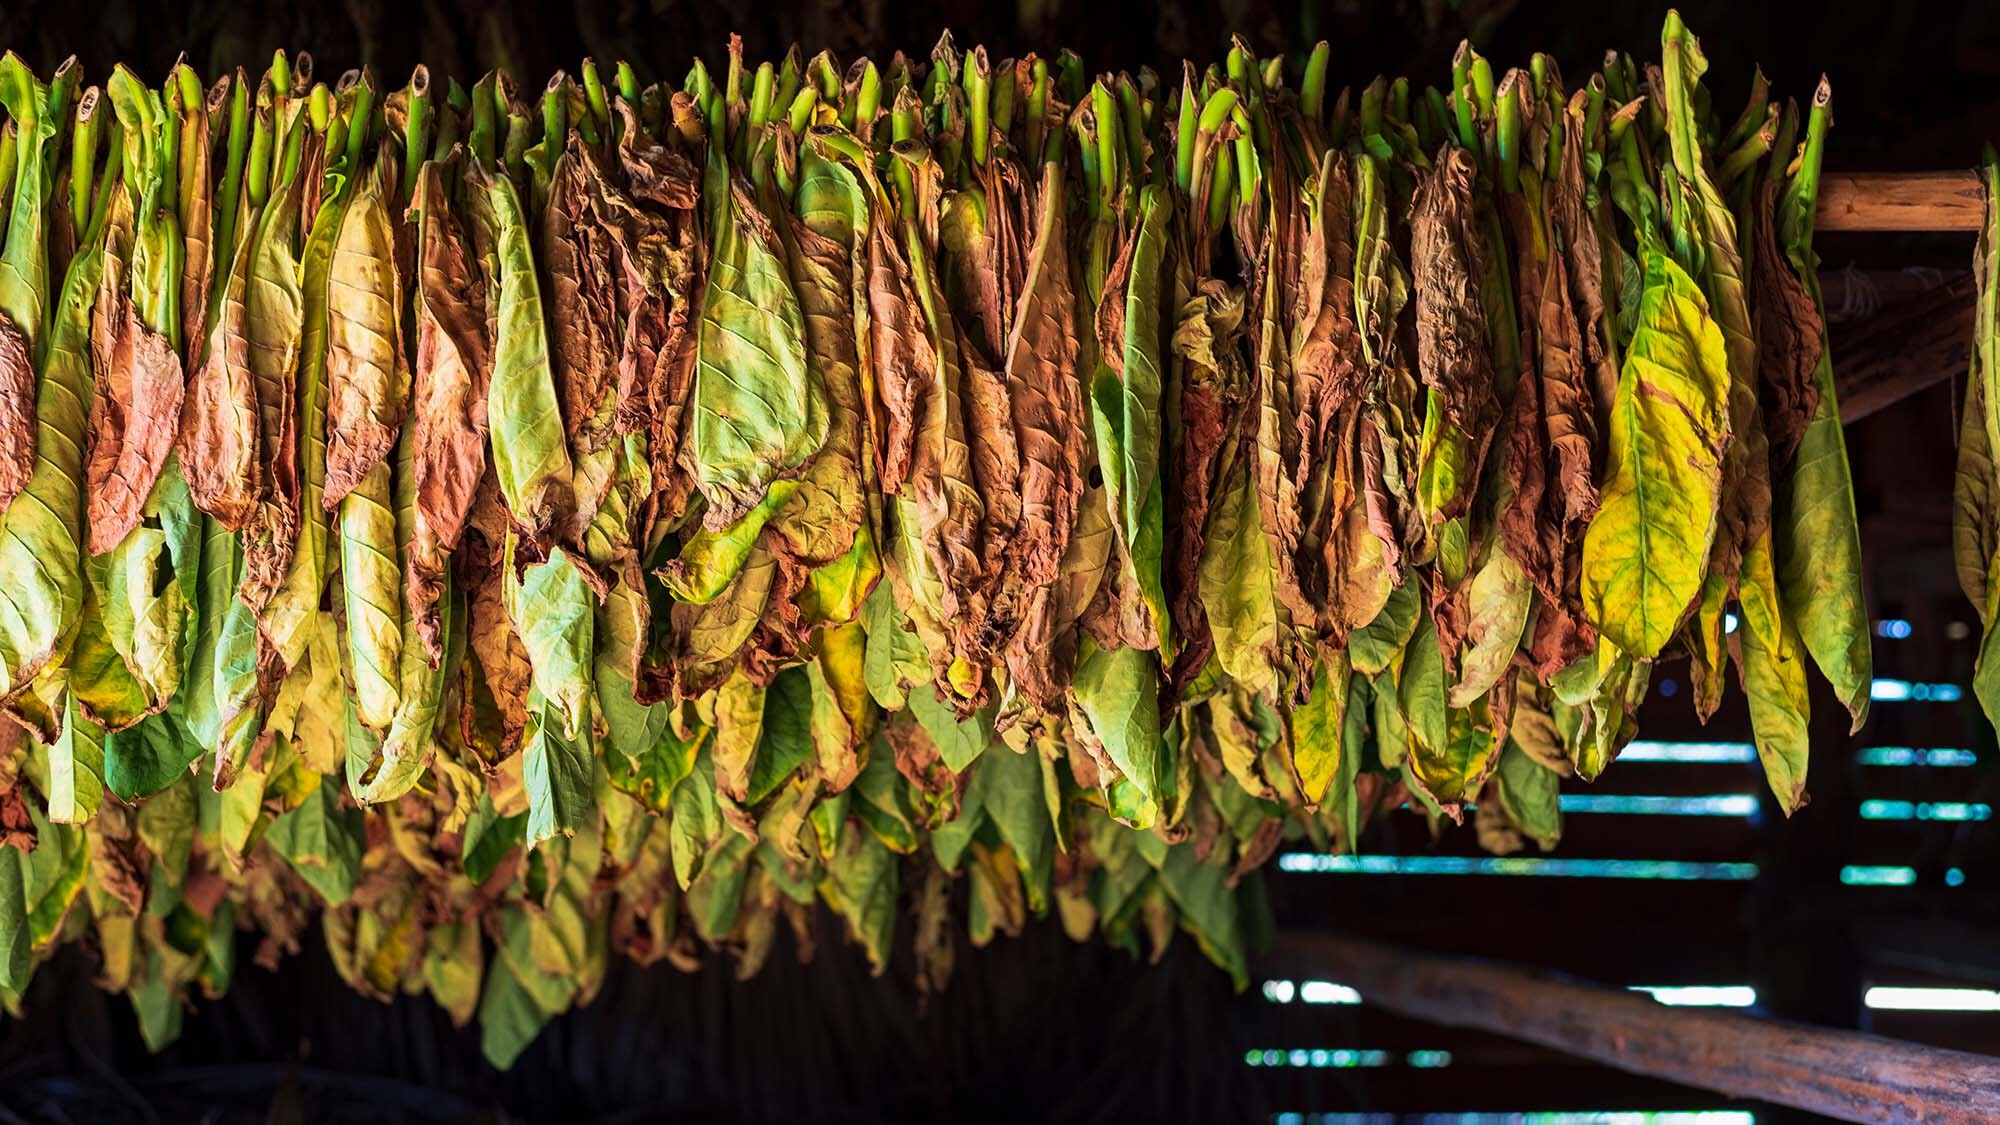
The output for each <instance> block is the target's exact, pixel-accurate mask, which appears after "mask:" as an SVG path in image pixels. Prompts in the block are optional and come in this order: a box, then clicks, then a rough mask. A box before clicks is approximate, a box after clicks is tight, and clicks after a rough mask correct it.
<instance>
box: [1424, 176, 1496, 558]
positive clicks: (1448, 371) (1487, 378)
mask: <svg viewBox="0 0 2000 1125" xmlns="http://www.w3.org/2000/svg"><path fill="white" fill-rule="evenodd" d="M1473 169H1474V162H1473V158H1472V154H1471V152H1470V151H1468V150H1466V149H1464V148H1462V147H1459V146H1457V145H1452V146H1449V147H1447V148H1445V149H1443V150H1442V151H1440V152H1439V154H1438V158H1437V162H1436V170H1435V171H1433V172H1432V173H1431V174H1430V175H1428V176H1425V177H1424V178H1423V180H1422V181H1421V182H1420V183H1419V184H1418V185H1417V193H1416V199H1415V202H1413V203H1412V204H1411V208H1410V287H1411V288H1412V289H1413V290H1414V291H1415V297H1416V335H1417V371H1418V373H1419V374H1421V375H1422V376H1423V381H1424V383H1425V385H1426V386H1429V387H1430V388H1431V390H1432V394H1433V399H1432V401H1433V402H1435V403H1436V404H1437V409H1438V410H1439V412H1440V413H1441V415H1442V417H1441V420H1440V421H1438V422H1435V423H1434V422H1433V421H1432V420H1431V419H1429V418H1426V419H1425V436H1426V444H1427V446H1429V447H1430V448H1431V449H1432V450H1434V452H1433V453H1432V454H1431V456H1430V458H1429V459H1428V460H1429V461H1430V462H1431V464H1433V465H1452V466H1456V468H1452V469H1449V470H1439V471H1443V472H1448V473H1449V475H1450V476H1451V477H1452V478H1454V479H1453V480H1451V482H1450V483H1447V484H1444V485H1441V486H1439V487H1440V489H1441V491H1442V495H1439V496H1436V497H1435V498H1434V499H1433V500H1432V501H1431V504H1430V507H1431V508H1432V513H1433V514H1432V518H1433V519H1436V520H1448V519H1452V518H1455V517H1457V516H1460V515H1463V514H1464V513H1465V511H1466V509H1467V508H1468V507H1469V506H1470V505H1471V503H1472V496H1473V493H1474V491H1475V490H1476V484H1477V473H1478V466H1479V463H1480V462H1481V461H1482V460H1483V459H1484V456H1485V449H1486V443H1487V442H1488V441H1489V440H1491V437H1492V434H1493V430H1494V425H1495V423H1496V422H1497V421H1498V420H1499V415H1500V404H1499V399H1498V397H1497V396H1496V394H1495V392H1494V369H1493V354H1492V350H1491V348H1490V346H1489V344H1488V339H1487V338H1488V329H1487V323H1486V309H1485V304H1484V301H1483V298H1482V296H1481V293H1480V288H1479V287H1480V282H1481V279H1482V277H1483V276H1484V274H1485V273H1486V265H1485V261H1484V257H1485V253H1486V251H1485V245H1484V242H1483V241H1482V238H1481V234H1480V231H1479V228H1478V223H1477V220H1476V218H1475V216H1474V213H1473V194H1472V182H1473V174H1474V172H1473ZM1445 427H1448V429H1446V428H1445ZM1433 431H1437V433H1436V436H1435V437H1433Z"/></svg>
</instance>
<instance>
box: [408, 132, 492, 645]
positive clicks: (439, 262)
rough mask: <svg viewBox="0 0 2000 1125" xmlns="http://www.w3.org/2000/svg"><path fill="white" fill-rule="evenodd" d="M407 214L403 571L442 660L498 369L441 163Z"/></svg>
mask: <svg viewBox="0 0 2000 1125" xmlns="http://www.w3.org/2000/svg"><path fill="white" fill-rule="evenodd" d="M410 213H411V214H412V215H413V216H416V217H417V218H416V223H417V226H418V242H419V245H418V249H417V279H416V293H415V299H414V301H413V302H412V304H413V307H414V311H415V313H416V317H417V345H416V355H415V363H414V365H413V368H414V369H413V372H412V380H413V381H412V403H411V407H412V411H411V412H412V415H413V417H414V418H415V425H416V430H415V433H414V434H413V436H412V445H413V449H412V466H413V470H414V473H415V476H416V482H415V483H416V532H415V535H414V536H413V537H412V539H411V542H410V546H409V555H408V559H407V563H406V571H407V586H408V597H409V599H410V607H411V610H412V611H413V615H414V617H415V619H416V624H417V634H418V636H419V637H420V638H421V640H422V642H423V645H424V650H425V651H426V652H427V653H429V654H430V658H431V660H432V662H436V661H437V660H438V659H440V658H441V657H442V655H443V649H442V645H441V638H440V634H439V629H440V622H439V618H438V609H437V601H438V598H439V596H440V595H441V594H442V592H443V587H444V576H445V572H446V568H447V567H448V565H449V556H450V554H451V552H452V551H453V550H454V549H456V548H457V546H458V542H459V536H460V533H461V532H462V531H463V530H464V528H465V524H466V520H467V518H468V516H469V515H470V513H471V510H472V505H473V498H474V495H475V494H476V493H477V492H478V490H479V483H480V480H481V478H482V477H483V476H484V474H485V471H486V386H487V382H488V380H489V379H490V378H491V377H492V373H493V372H492V356H491V354H490V352H489V351H488V349H487V342H486V285H485V282H484V280H483V279H481V278H480V277H479V275H478V271H477V267H476V266H475V265H474V262H473V258H472V255H471V253H470V247H469V244H468V243H467V241H466V239H465V234H464V231H463V230H462V229H461V228H460V226H459V224H458V220H457V217H456V215H454V214H453V212H452V207H451V201H450V199H449V197H448V196H447V194H446V192H445V186H444V166H443V165H440V164H436V163H430V164H426V165H425V166H424V167H423V170H422V171H421V172H420V173H419V174H418V177H417V188H416V193H415V196H414V198H413V199H412V200H411V204H410Z"/></svg>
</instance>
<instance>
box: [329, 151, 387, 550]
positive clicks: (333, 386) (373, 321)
mask: <svg viewBox="0 0 2000 1125" xmlns="http://www.w3.org/2000/svg"><path fill="white" fill-rule="evenodd" d="M395 192H396V184H395V158H394V156H393V155H391V153H390V150H389V149H388V148H387V146H386V144H385V145H384V151H383V152H382V153H380V154H378V156H377V157H376V160H375V163H374V166H373V168H371V169H370V170H369V171H368V172H366V173H364V174H362V175H361V177H360V186H359V188H358V189H357V190H356V191H355V193H354V196H353V198H352V199H350V200H349V201H348V205H347V213H346V215H345V216H344V217H342V219H341V222H340V235H339V237H338V238H336V239H335V240H334V244H333V261H332V269H331V272H330V273H329V274H328V281H327V350H326V392H327V402H326V412H327V413H326V419H327V421H326V483H325V486H324V487H325V491H324V493H323V494H322V495H321V497H320V503H321V504H322V505H323V506H324V507H325V509H326V510H327V511H329V512H330V511H333V510H334V508H335V507H337V506H338V505H339V504H340V501H341V498H342V497H344V496H346V495H347V493H348V491H349V490H350V489H353V488H355V487H357V486H358V485H359V484H360V483H361V481H362V479H363V478H365V477H366V476H368V474H369V473H370V472H372V471H373V470H374V468H375V467H376V466H377V465H381V464H384V463H386V461H387V459H388V456H389V451H390V450H391V449H393V448H394V447H395V444H396V435H397V433H398V432H399V431H400V430H401V428H402V424H403V415H404V412H405V410H406V409H407V405H408V404H407V403H406V401H405V399H406V397H407V395H408V393H409V387H408V384H409V372H408V370H407V368H406V365H405V363H404V359H403V332H402V308H403V286H402V281H401V280H400V279H399V278H398V277H397V276H396V268H395V265H396V234H395V224H394V222H393V221H392V220H391V218H390V213H389V208H390V201H391V197H393V196H394V195H395Z"/></svg>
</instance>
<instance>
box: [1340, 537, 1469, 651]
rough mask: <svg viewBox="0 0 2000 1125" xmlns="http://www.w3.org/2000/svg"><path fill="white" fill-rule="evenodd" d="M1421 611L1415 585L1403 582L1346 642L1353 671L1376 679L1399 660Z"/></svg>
mask: <svg viewBox="0 0 2000 1125" xmlns="http://www.w3.org/2000/svg"><path fill="white" fill-rule="evenodd" d="M1502 553H1504V552H1502ZM1421 608H1422V602H1421V600H1420V599H1419V596H1418V591H1417V584H1416V583H1415V582H1404V583H1403V584H1402V585H1400V586H1397V587H1396V588H1395V589H1394V590H1392V591H1390V593H1389V600H1388V602H1387V603H1386V604H1384V605H1383V606H1382V612H1380V613H1378V614H1376V615H1375V620H1373V621H1370V622H1369V623H1368V624H1366V625H1364V626H1362V627H1361V628H1359V629H1356V630H1355V631H1354V634H1353V635H1352V636H1350V637H1348V638H1347V659H1348V661H1349V662H1350V663H1351V664H1353V666H1354V670H1355V671H1356V672H1358V673H1360V674H1361V675H1364V676H1379V675H1381V674H1382V673H1383V672H1385V671H1387V670H1388V669H1389V668H1390V666H1392V665H1394V664H1395V663H1396V662H1397V661H1398V660H1401V659H1402V657H1403V649H1404V647H1405V646H1407V645H1408V644H1409V643H1410V636H1411V635H1412V634H1413V633H1415V632H1416V631H1417V617H1418V616H1419V611H1420V609H1421Z"/></svg>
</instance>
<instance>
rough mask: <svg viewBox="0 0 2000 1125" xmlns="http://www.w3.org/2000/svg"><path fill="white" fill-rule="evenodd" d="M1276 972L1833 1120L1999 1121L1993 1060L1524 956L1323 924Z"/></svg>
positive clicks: (1293, 944) (1289, 949) (1410, 1012)
mask: <svg viewBox="0 0 2000 1125" xmlns="http://www.w3.org/2000/svg"><path fill="white" fill-rule="evenodd" d="M1269 965H1270V967H1271V968H1272V969H1273V970H1274V971H1279V972H1284V973H1287V974H1290V975H1295V976H1301V977H1318V978H1324V979H1332V980H1337V981H1339V982H1341V983H1342V984H1345V985H1347V986H1349V987H1351V988H1354V989H1356V990H1357V991H1359V992H1360V993H1361V999H1362V1002H1363V1003H1364V1004H1372V1005H1375V1006H1378V1007H1381V1008H1385V1009H1387V1010H1389V1011H1392V1012H1396V1013H1398V1014H1401V1015H1404V1016H1409V1017H1411V1018H1413V1019H1420V1020H1425V1021H1428V1022H1430V1023H1436V1024H1442V1025H1444V1026H1447V1027H1469V1028H1476V1029H1478V1030H1481V1031H1490V1032H1494V1033H1497V1034H1500V1035H1505V1036H1508V1037H1510V1038H1514V1039H1520V1040H1525V1041H1527V1042H1531V1043H1537V1044H1540V1045H1542V1046H1544V1047H1550V1048H1553V1049H1555V1050H1558V1051H1563V1052H1565V1053H1567V1054H1571V1055H1576V1056H1578V1057H1580V1058H1586V1059H1590V1060H1592V1061H1594V1062H1599V1063H1603V1064H1605V1065H1606V1066H1613V1067H1617V1068H1618V1069H1620V1070H1624V1071H1629V1072H1631V1073H1634V1074H1643V1075H1648V1076H1651V1077H1654V1078H1662V1079H1666V1080H1668V1081H1671V1082H1679V1083H1681V1084H1683V1085H1686V1086H1695V1087H1699V1088H1701V1089H1704V1090H1715V1091H1717V1092H1719V1093H1724V1094H1728V1095H1731V1096H1732V1097H1744V1098H1756V1099H1759V1100H1761V1101H1766V1102H1771V1103H1774V1104H1777V1105H1785V1106H1792V1107H1794V1108H1797V1109H1804V1110H1809V1111H1811V1112H1814V1113H1821V1114H1825V1115H1827V1116H1829V1117H1835V1118H1839V1119H1841V1120H1843V1121H1867V1122H1880V1121H1908V1122H1926V1123H1953V1125H1955V1123H1958V1122H1966V1123H1968V1125H1970V1123H1972V1122H1992V1121H2000V1059H1994V1058H1988V1057H1986V1056H1983V1055H1973V1054H1968V1053H1966V1052H1963V1051H1948V1050H1944V1049H1941V1048H1937V1047H1925V1046H1921V1045H1918V1044H1915V1043H1905V1042H1902V1041H1900V1040H1895V1039H1885V1038H1882V1037H1880V1036H1876V1035H1865V1034H1862V1033H1861V1032H1857V1031H1833V1030H1829V1029H1826V1028H1817V1027H1806V1026H1803V1025H1800V1024H1794V1023H1785V1022H1781V1021H1778V1020H1767V1019H1759V1018H1757V1017H1755V1016H1748V1015H1741V1014H1737V1013H1732V1012H1725V1011H1714V1010H1705V1009H1696V1008H1669V1007H1665V1006H1663V1005H1661V1004H1659V1003H1657V1002H1655V1001H1653V1000H1652V999H1650V998H1648V997H1644V996H1639V995H1635V994H1633V993H1630V992H1625V991H1620V990H1617V989H1610V988H1603V987H1600V986H1598V985H1591V984H1582V983H1579V982H1576V981H1572V980H1567V979H1563V978H1560V977H1556V976H1551V975H1547V974H1541V973H1536V972H1531V971H1529V970H1526V969H1520V968H1514V967H1510V966H1506V965H1499V964H1493V963H1490V962H1483V961H1471V960H1463V959H1458V958H1452V957H1441V956H1435V955H1432V954H1425V953H1417V952H1413V951H1410V950H1406V949H1392V948H1390V947H1388V946H1384V945H1378V944H1376V943H1374V942H1369V941H1362V940H1358V939H1354V938H1348V937H1339V936H1334V935H1329V934H1308V933H1298V932H1292V931H1288V932H1285V933H1283V934H1281V935H1280V937H1279V939H1278V943H1277V948H1276V949H1275V950H1274V951H1273V953H1272V955H1271V958H1270V960H1269Z"/></svg>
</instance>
